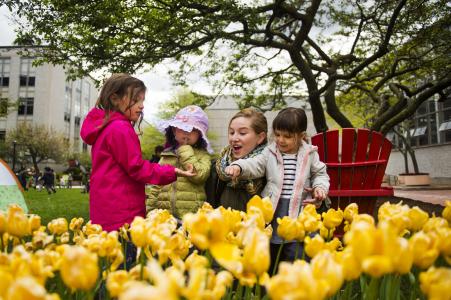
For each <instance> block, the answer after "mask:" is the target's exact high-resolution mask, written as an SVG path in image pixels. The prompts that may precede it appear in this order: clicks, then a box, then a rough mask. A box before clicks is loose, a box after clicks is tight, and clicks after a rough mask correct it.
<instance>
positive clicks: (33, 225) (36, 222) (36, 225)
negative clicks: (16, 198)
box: [28, 215, 41, 233]
mask: <svg viewBox="0 0 451 300" xmlns="http://www.w3.org/2000/svg"><path fill="white" fill-rule="evenodd" d="M28 222H29V225H30V233H33V232H34V231H36V230H39V229H40V228H41V217H40V216H38V215H30V217H29V218H28Z"/></svg>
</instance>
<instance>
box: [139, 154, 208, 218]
mask: <svg viewBox="0 0 451 300" xmlns="http://www.w3.org/2000/svg"><path fill="white" fill-rule="evenodd" d="M160 164H161V165H165V164H170V165H173V166H175V167H176V168H180V169H182V168H183V169H185V168H184V166H186V164H192V165H193V167H194V169H195V170H196V173H197V174H196V176H193V177H177V181H175V182H173V183H172V184H168V185H165V186H157V185H153V186H151V187H150V188H148V189H147V201H146V206H147V211H150V210H152V209H155V208H161V209H167V210H169V211H170V212H171V213H172V215H173V216H175V217H176V218H178V219H181V218H182V217H183V215H185V214H186V213H189V212H196V211H197V209H198V208H200V207H201V206H202V204H203V203H204V202H205V200H206V198H207V197H206V195H205V188H204V185H205V182H206V181H207V179H208V176H209V175H210V167H211V160H210V155H209V154H208V152H207V151H206V150H204V149H197V148H193V147H191V146H190V145H185V146H181V147H179V148H178V149H177V151H176V153H174V152H172V151H164V152H163V153H161V159H160Z"/></svg>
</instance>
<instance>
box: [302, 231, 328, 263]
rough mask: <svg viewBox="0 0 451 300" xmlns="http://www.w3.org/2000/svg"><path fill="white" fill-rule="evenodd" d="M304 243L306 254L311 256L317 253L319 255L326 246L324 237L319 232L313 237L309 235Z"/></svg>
mask: <svg viewBox="0 0 451 300" xmlns="http://www.w3.org/2000/svg"><path fill="white" fill-rule="evenodd" d="M304 244H305V254H307V255H308V256H309V257H311V258H313V257H315V255H317V254H318V253H319V252H320V251H322V250H323V249H324V247H325V243H324V239H323V238H322V237H321V236H320V235H319V234H317V235H315V236H314V237H313V238H311V237H310V236H307V237H306V238H305V239H304Z"/></svg>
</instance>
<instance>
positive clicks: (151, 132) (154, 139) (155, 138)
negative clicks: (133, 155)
mask: <svg viewBox="0 0 451 300" xmlns="http://www.w3.org/2000/svg"><path fill="white" fill-rule="evenodd" d="M140 139H141V150H142V154H143V158H144V159H150V158H151V157H152V155H153V154H154V150H155V147H156V146H158V145H164V143H165V137H164V135H163V134H162V133H161V132H160V131H158V129H157V128H156V127H155V126H153V125H148V126H146V127H145V128H144V129H143V135H142V136H141V137H140Z"/></svg>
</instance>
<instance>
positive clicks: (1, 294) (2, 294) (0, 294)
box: [0, 268, 14, 299]
mask: <svg viewBox="0 0 451 300" xmlns="http://www.w3.org/2000/svg"><path fill="white" fill-rule="evenodd" d="M13 281H14V277H13V275H12V274H11V272H9V271H7V270H5V269H3V268H0V299H5V298H6V292H7V291H8V289H9V287H10V286H11V284H12V283H13Z"/></svg>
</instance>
